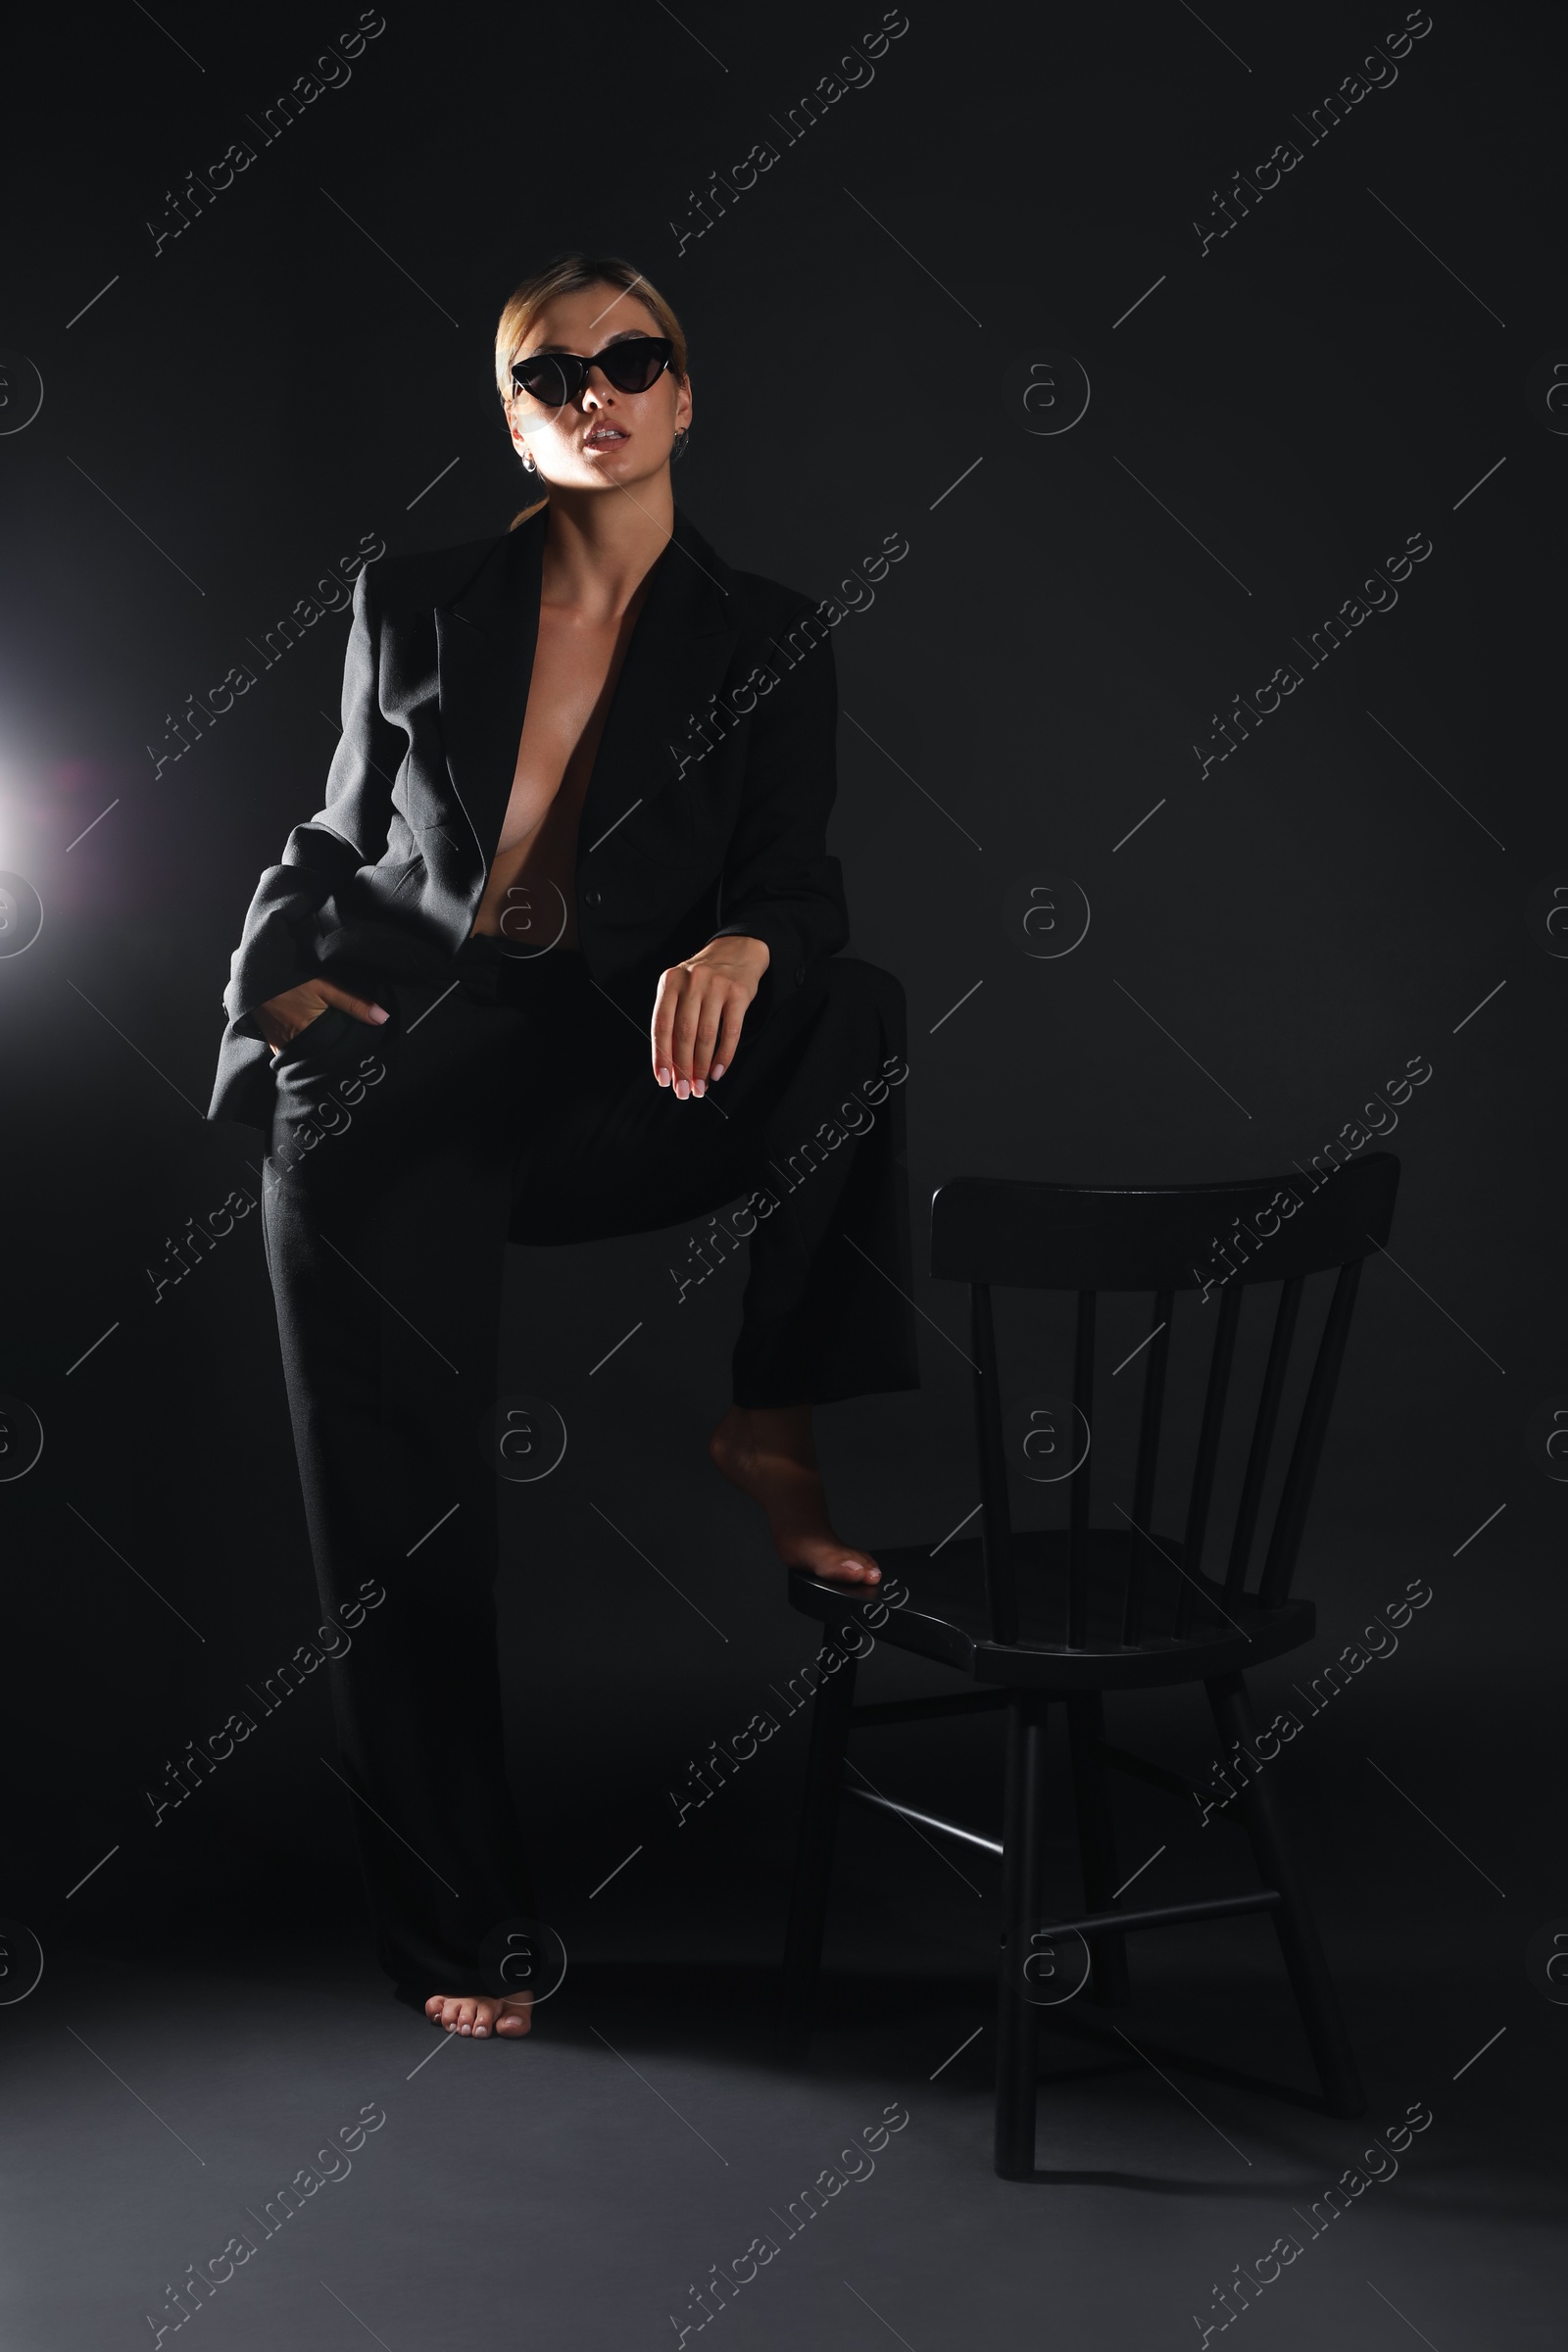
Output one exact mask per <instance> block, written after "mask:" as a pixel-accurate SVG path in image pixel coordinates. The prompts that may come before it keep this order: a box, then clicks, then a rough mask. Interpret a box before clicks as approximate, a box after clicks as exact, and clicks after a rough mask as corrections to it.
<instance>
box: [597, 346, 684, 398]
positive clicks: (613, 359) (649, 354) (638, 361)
mask: <svg viewBox="0 0 1568 2352" xmlns="http://www.w3.org/2000/svg"><path fill="white" fill-rule="evenodd" d="M668 350H669V346H668V345H667V344H666V343H665V342H663V341H662V339H656V338H655V337H654V336H652V335H639V336H638V337H637V338H636V339H635V340H633V341H628V342H625V343H613V344H612V345H611V346H610V349H609V350H608V351H603V352H601V353H600V354H599V359H598V365H599V366H600V367H601V368H603V369H604V371H605V373H606V374H607V375H608V376H609V378H610V380H611V382H612V383H613V385H614V386H615V388H616V390H617V391H619V392H646V391H647V390H648V389H649V387H650V385H652V384H655V383H657V382H658V380H659V377H660V374H661V372H662V368H663V366H664V361H665V359H666V358H667V356H668Z"/></svg>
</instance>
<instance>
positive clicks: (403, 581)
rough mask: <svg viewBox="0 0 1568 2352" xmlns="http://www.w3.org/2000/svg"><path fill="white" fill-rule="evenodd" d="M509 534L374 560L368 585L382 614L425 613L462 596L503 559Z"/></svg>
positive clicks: (509, 540)
mask: <svg viewBox="0 0 1568 2352" xmlns="http://www.w3.org/2000/svg"><path fill="white" fill-rule="evenodd" d="M510 543H511V534H510V533H508V532H506V531H502V532H499V533H492V534H491V535H490V536H489V537H488V538H485V539H466V540H464V541H463V542H462V543H461V544H460V545H459V546H456V547H426V548H415V549H412V550H402V551H400V552H399V553H398V554H396V555H385V556H379V557H377V559H376V561H375V563H374V564H371V565H370V566H369V568H370V570H371V571H372V573H373V575H374V576H373V578H372V580H371V583H370V585H371V586H372V588H373V589H374V591H375V595H376V600H377V602H378V603H379V605H380V606H381V608H382V610H383V611H384V612H395V613H418V612H424V613H428V612H431V611H433V610H434V609H435V607H436V606H437V605H446V604H450V603H451V602H452V600H453V598H454V597H457V596H461V595H462V593H463V591H464V589H465V588H466V587H467V586H468V585H469V583H470V582H471V581H472V580H474V579H475V578H476V577H477V575H478V574H479V573H480V572H481V571H482V570H483V569H484V567H485V565H486V564H491V563H496V562H499V561H501V560H502V559H503V557H504V554H505V551H506V550H507V549H508V547H509V545H510Z"/></svg>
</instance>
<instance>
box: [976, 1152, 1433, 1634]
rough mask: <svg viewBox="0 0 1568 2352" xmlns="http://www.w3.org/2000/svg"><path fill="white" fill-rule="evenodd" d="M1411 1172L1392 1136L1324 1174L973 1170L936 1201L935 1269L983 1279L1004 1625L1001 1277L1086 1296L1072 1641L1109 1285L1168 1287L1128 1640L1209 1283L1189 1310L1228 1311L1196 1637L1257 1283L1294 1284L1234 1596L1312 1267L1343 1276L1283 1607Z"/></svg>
mask: <svg viewBox="0 0 1568 2352" xmlns="http://www.w3.org/2000/svg"><path fill="white" fill-rule="evenodd" d="M1398 1181H1399V1162H1398V1159H1397V1157H1396V1155H1395V1154H1394V1153H1393V1152H1370V1153H1368V1154H1367V1156H1366V1157H1365V1158H1361V1159H1357V1160H1353V1161H1348V1162H1346V1163H1344V1164H1342V1165H1340V1166H1337V1167H1334V1166H1331V1168H1330V1171H1329V1173H1328V1174H1327V1175H1325V1176H1322V1177H1321V1178H1320V1179H1319V1178H1314V1177H1312V1176H1308V1175H1306V1174H1305V1173H1304V1172H1303V1171H1302V1170H1301V1169H1299V1168H1293V1169H1292V1170H1291V1172H1290V1173H1289V1174H1288V1175H1284V1176H1265V1177H1251V1178H1247V1179H1244V1180H1243V1181H1241V1182H1238V1183H1230V1184H1178V1185H1147V1186H1132V1185H1123V1186H1113V1185H1077V1184H1033V1183H1028V1182H1019V1181H1016V1180H1012V1179H1007V1178H992V1177H974V1176H965V1177H958V1178H956V1179H955V1180H954V1181H953V1182H952V1183H949V1184H945V1185H943V1186H941V1187H940V1188H939V1190H938V1191H937V1193H936V1195H935V1198H934V1199H933V1201H932V1203H931V1271H932V1273H933V1275H935V1276H936V1277H937V1279H938V1280H940V1281H949V1282H966V1283H968V1285H969V1292H970V1305H971V1330H972V1334H973V1353H972V1357H971V1361H972V1362H973V1364H974V1366H975V1373H974V1398H975V1431H976V1438H977V1444H978V1452H979V1462H980V1496H981V1506H982V1507H981V1525H982V1529H983V1549H984V1559H985V1577H986V1593H987V1600H988V1603H989V1607H990V1613H991V1625H992V1636H993V1639H994V1640H996V1641H998V1642H1016V1641H1017V1639H1018V1625H1019V1610H1018V1580H1017V1572H1016V1563H1015V1558H1014V1542H1013V1528H1012V1516H1011V1510H1010V1507H1009V1502H1008V1495H1007V1457H1006V1450H1005V1434H1004V1420H1003V1397H1002V1395H1001V1388H1000V1374H999V1368H998V1351H997V1335H996V1323H995V1317H994V1313H993V1306H992V1291H993V1289H994V1288H1002V1289H1020V1290H1031V1291H1042V1290H1043V1291H1058V1292H1076V1294H1077V1301H1078V1303H1077V1321H1076V1345H1075V1348H1074V1351H1073V1352H1074V1362H1073V1382H1072V1401H1073V1406H1074V1409H1075V1412H1076V1413H1078V1414H1081V1415H1082V1416H1083V1419H1084V1422H1085V1424H1086V1425H1087V1427H1088V1429H1089V1431H1090V1433H1091V1443H1090V1446H1089V1450H1088V1452H1087V1454H1086V1456H1085V1458H1084V1459H1083V1461H1082V1462H1081V1464H1080V1465H1079V1467H1078V1468H1077V1469H1076V1470H1075V1471H1074V1472H1073V1473H1072V1475H1071V1481H1070V1486H1069V1502H1068V1512H1069V1517H1068V1526H1069V1540H1068V1563H1069V1570H1068V1593H1067V1608H1066V1624H1065V1628H1064V1639H1065V1641H1066V1643H1067V1645H1068V1646H1069V1647H1070V1648H1075V1649H1076V1648H1083V1647H1084V1646H1085V1644H1086V1639H1087V1628H1088V1622H1089V1609H1090V1582H1091V1562H1090V1553H1091V1544H1090V1542H1089V1537H1090V1534H1091V1522H1090V1495H1091V1481H1092V1478H1093V1476H1094V1475H1095V1471H1096V1468H1097V1463H1098V1457H1097V1451H1096V1448H1095V1446H1094V1444H1093V1432H1094V1428H1095V1323H1096V1307H1097V1301H1098V1295H1099V1294H1100V1293H1101V1292H1103V1291H1104V1292H1112V1291H1123V1292H1124V1291H1152V1293H1153V1311H1152V1317H1151V1332H1150V1337H1149V1339H1148V1342H1147V1343H1146V1345H1145V1347H1144V1348H1143V1350H1142V1352H1143V1356H1144V1368H1143V1405H1142V1413H1141V1416H1140V1424H1139V1439H1138V1454H1137V1464H1136V1468H1135V1471H1134V1478H1133V1508H1132V1511H1131V1514H1130V1521H1131V1525H1130V1528H1129V1530H1128V1534H1129V1539H1130V1540H1129V1545H1128V1550H1127V1555H1126V1558H1127V1565H1126V1577H1125V1589H1124V1592H1123V1594H1122V1596H1121V1597H1122V1606H1121V1638H1122V1641H1123V1642H1126V1643H1128V1644H1136V1643H1137V1642H1139V1641H1140V1639H1141V1638H1142V1632H1143V1616H1144V1593H1145V1584H1146V1572H1147V1570H1148V1568H1149V1566H1150V1564H1151V1562H1152V1561H1153V1560H1155V1559H1157V1558H1158V1556H1159V1551H1160V1546H1158V1545H1157V1544H1155V1542H1154V1530H1153V1525H1152V1511H1153V1506H1154V1481H1155V1475H1156V1472H1157V1469H1158V1466H1159V1448H1160V1436H1161V1428H1162V1424H1163V1420H1164V1414H1165V1403H1166V1373H1167V1368H1168V1365H1169V1361H1170V1345H1171V1330H1172V1324H1173V1321H1174V1316H1175V1305H1176V1297H1177V1294H1178V1293H1179V1292H1192V1293H1195V1294H1197V1299H1198V1300H1200V1301H1201V1305H1199V1304H1198V1303H1195V1304H1194V1305H1193V1306H1192V1307H1190V1308H1189V1309H1188V1310H1187V1312H1188V1313H1190V1314H1198V1313H1200V1312H1201V1314H1202V1315H1203V1316H1205V1317H1206V1318H1208V1319H1209V1320H1210V1321H1211V1323H1212V1326H1213V1345H1212V1347H1211V1348H1210V1351H1209V1358H1208V1379H1207V1384H1206V1388H1205V1391H1204V1396H1203V1404H1202V1416H1201V1424H1200V1428H1199V1433H1198V1442H1197V1448H1196V1454H1195V1458H1194V1462H1193V1471H1192V1481H1191V1486H1190V1489H1189V1492H1188V1496H1187V1506H1186V1517H1185V1528H1184V1532H1183V1535H1182V1537H1181V1538H1180V1542H1181V1545H1182V1559H1181V1563H1180V1564H1181V1567H1182V1569H1183V1571H1184V1581H1183V1583H1182V1586H1181V1598H1180V1601H1179V1604H1178V1606H1177V1609H1176V1613H1175V1617H1174V1622H1173V1626H1172V1630H1173V1631H1174V1632H1175V1633H1176V1634H1177V1635H1178V1636H1179V1635H1181V1634H1183V1633H1185V1632H1186V1631H1188V1630H1189V1627H1190V1623H1191V1617H1192V1611H1193V1606H1194V1603H1195V1600H1196V1598H1197V1593H1198V1588H1197V1586H1196V1584H1195V1583H1194V1582H1193V1581H1192V1580H1194V1579H1196V1578H1197V1577H1198V1576H1199V1574H1200V1572H1201V1562H1202V1557H1203V1546H1204V1539H1205V1536H1206V1533H1207V1529H1208V1522H1209V1516H1210V1510H1211V1506H1212V1504H1213V1501H1214V1479H1215V1469H1216V1465H1217V1463H1218V1460H1219V1450H1220V1440H1221V1436H1222V1434H1223V1430H1224V1425H1225V1412H1226V1404H1227V1399H1228V1397H1229V1394H1230V1388H1231V1372H1232V1365H1233V1362H1234V1358H1235V1354H1236V1337H1237V1331H1238V1327H1239V1325H1240V1322H1241V1312H1242V1300H1243V1298H1244V1295H1245V1293H1246V1292H1247V1291H1248V1290H1250V1289H1253V1288H1257V1287H1260V1286H1261V1285H1263V1284H1265V1283H1271V1282H1278V1283H1279V1284H1280V1285H1281V1289H1280V1294H1279V1303H1278V1306H1277V1308H1276V1310H1275V1315H1274V1324H1273V1332H1272V1336H1271V1338H1270V1342H1269V1348H1268V1357H1267V1362H1266V1365H1265V1367H1264V1370H1263V1374H1262V1378H1261V1382H1260V1385H1259V1393H1258V1397H1257V1406H1256V1412H1255V1416H1254V1418H1253V1421H1252V1428H1251V1437H1250V1444H1249V1446H1248V1452H1247V1467H1246V1471H1245V1474H1244V1476H1243V1479H1242V1483H1241V1490H1240V1496H1239V1500H1238V1504H1237V1516H1236V1520H1235V1525H1234V1528H1233V1533H1232V1540H1231V1550H1230V1558H1229V1561H1228V1563H1227V1566H1226V1573H1225V1585H1224V1593H1225V1596H1226V1599H1227V1601H1229V1602H1234V1600H1236V1599H1237V1598H1239V1597H1240V1596H1241V1595H1242V1594H1243V1593H1245V1592H1247V1591H1248V1584H1247V1579H1248V1574H1249V1568H1250V1562H1251V1559H1252V1556H1253V1551H1254V1544H1255V1539H1256V1537H1257V1534H1258V1517H1259V1506H1260V1504H1261V1502H1262V1498H1263V1491H1264V1483H1265V1480H1266V1478H1267V1475H1268V1468H1269V1456H1270V1451H1271V1448H1272V1446H1273V1444H1274V1440H1275V1436H1276V1433H1277V1425H1278V1422H1279V1418H1280V1405H1281V1400H1282V1398H1283V1396H1284V1393H1285V1386H1286V1379H1287V1375H1288V1373H1289V1371H1290V1369H1291V1348H1292V1342H1293V1340H1294V1339H1295V1336H1296V1331H1297V1324H1298V1320H1299V1313H1300V1307H1301V1299H1302V1295H1303V1293H1304V1291H1305V1287H1306V1283H1307V1280H1308V1278H1309V1277H1310V1276H1312V1275H1314V1274H1327V1273H1334V1274H1335V1275H1336V1276H1337V1279H1336V1281H1335V1284H1334V1289H1333V1296H1332V1298H1331V1299H1330V1301H1329V1306H1328V1312H1327V1315H1326V1318H1325V1320H1324V1323H1323V1327H1322V1331H1321V1334H1320V1337H1319V1340H1318V1346H1317V1352H1316V1357H1315V1360H1314V1361H1313V1363H1312V1367H1311V1372H1310V1376H1309V1378H1308V1380H1307V1383H1306V1390H1305V1397H1304V1400H1303V1402H1302V1404H1301V1407H1300V1412H1299V1421H1298V1425H1297V1434H1296V1442H1295V1445H1294V1446H1293V1447H1292V1450H1291V1453H1290V1459H1289V1464H1288V1466H1287V1469H1286V1472H1285V1478H1284V1483H1283V1485H1282V1487H1281V1489H1280V1493H1279V1497H1278V1502H1277V1506H1276V1509H1275V1513H1274V1524H1273V1529H1272V1532H1271V1534H1270V1537H1269V1541H1268V1546H1267V1550H1266V1552H1265V1554H1264V1556H1263V1559H1262V1564H1261V1569H1260V1573H1259V1577H1258V1582H1257V1586H1256V1591H1255V1595H1254V1597H1255V1598H1256V1599H1257V1601H1259V1602H1260V1603H1261V1604H1262V1605H1263V1606H1264V1607H1265V1608H1277V1607H1280V1606H1282V1605H1283V1603H1284V1602H1285V1601H1286V1600H1287V1598H1288V1597H1289V1594H1290V1587H1291V1577H1292V1574H1293V1571H1294V1569H1295V1566H1296V1557H1297V1551H1298V1549H1299V1544H1300V1541H1301V1533H1302V1529H1303V1527H1304V1525H1305V1521H1306V1511H1307V1504H1308V1502H1309V1500H1310V1498H1311V1493H1312V1485H1313V1481H1314V1479H1315V1478H1316V1475H1317V1468H1318V1462H1319V1459H1320V1458H1321V1455H1322V1450H1323V1440H1324V1436H1325V1434H1326V1432H1327V1429H1328V1421H1329V1414H1330V1411H1331V1410H1332V1407H1333V1403H1334V1393H1335V1389H1336V1386H1337V1384H1338V1381H1339V1375H1340V1366H1341V1364H1342V1362H1343V1361H1344V1357H1345V1348H1346V1342H1347V1339H1348V1336H1349V1328H1350V1316H1351V1312H1352V1310H1353V1308H1354V1304H1355V1294H1356V1286H1357V1283H1358V1281H1359V1278H1360V1271H1361V1261H1362V1259H1363V1258H1365V1257H1367V1256H1369V1255H1370V1254H1371V1252H1372V1251H1373V1250H1377V1249H1381V1248H1382V1246H1383V1244H1384V1243H1385V1241H1386V1240H1387V1238H1388V1233H1389V1227H1390V1224H1391V1221H1392V1219H1393V1215H1394V1197H1395V1193H1396V1191H1397V1187H1398Z"/></svg>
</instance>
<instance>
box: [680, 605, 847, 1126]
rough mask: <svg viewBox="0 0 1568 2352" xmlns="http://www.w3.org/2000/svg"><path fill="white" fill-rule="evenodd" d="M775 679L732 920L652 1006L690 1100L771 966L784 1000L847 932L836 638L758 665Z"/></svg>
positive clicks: (742, 832) (725, 897)
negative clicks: (834, 823) (839, 835)
mask: <svg viewBox="0 0 1568 2352" xmlns="http://www.w3.org/2000/svg"><path fill="white" fill-rule="evenodd" d="M807 610H808V611H812V610H813V608H810V607H808V608H807ZM818 625H819V626H821V625H822V624H820V623H818ZM796 626H797V627H798V626H799V620H797V623H796ZM774 643H775V645H776V643H777V641H776V640H774ZM782 659H784V657H782V656H781V662H782ZM767 676H771V677H772V678H773V679H774V681H775V682H774V683H773V685H772V686H771V687H770V688H769V690H768V691H767V693H766V694H765V695H761V694H760V696H759V700H758V704H757V709H756V711H755V713H754V714H753V718H752V725H751V732H750V737H749V742H748V748H747V756H746V779H745V783H744V786H743V788H742V800H741V809H740V813H739V815H738V817H737V819H736V822H735V829H734V831H733V833H732V834H731V836H730V840H729V846H728V849H727V850H726V852H725V857H724V868H723V874H722V877H721V881H720V891H719V911H720V912H721V913H722V914H723V915H725V916H726V917H727V918H728V919H727V920H726V921H725V922H724V923H723V924H722V925H721V926H720V928H719V929H718V930H717V931H715V932H714V933H713V935H712V937H711V939H710V941H709V943H708V945H707V947H705V948H703V949H702V950H700V951H699V953H698V954H697V955H695V956H688V957H687V959H686V960H685V962H683V963H678V964H674V965H672V966H671V967H670V969H669V970H668V971H666V972H663V973H662V974H661V977H660V982H659V993H658V997H657V999H656V1001H655V1005H654V1017H653V1024H652V1029H651V1044H652V1048H653V1065H654V1076H655V1078H656V1079H657V1080H658V1082H659V1084H660V1085H661V1086H672V1087H673V1088H674V1091H675V1094H676V1096H677V1097H678V1098H679V1099H680V1101H682V1102H684V1101H685V1100H686V1099H687V1097H688V1095H702V1094H704V1093H705V1092H706V1091H707V1087H708V1084H709V1081H710V1080H711V1079H716V1078H721V1077H722V1076H723V1074H724V1072H725V1070H726V1069H727V1068H728V1067H729V1064H730V1062H731V1061H732V1060H733V1059H734V1056H735V1051H736V1048H737V1046H738V1045H739V1043H740V1036H741V1027H742V1024H743V1022H744V1021H745V1018H746V1015H747V1012H748V1011H749V1010H750V1008H751V1005H752V1004H753V1001H754V1000H755V998H756V996H757V992H758V990H759V988H760V986H761V983H762V977H763V975H764V973H767V974H770V975H771V979H770V996H771V999H772V1002H773V1003H774V1004H778V1003H780V1002H781V1001H782V1000H783V999H785V998H787V997H789V996H791V995H793V994H794V992H795V990H796V989H797V988H799V987H800V985H801V983H802V982H803V981H804V980H805V978H806V975H807V972H808V970H809V967H810V966H811V964H812V963H814V962H815V961H816V960H817V959H818V958H819V957H820V956H831V955H832V954H833V953H834V951H835V950H836V949H839V948H842V947H843V945H844V943H845V941H846V940H847V939H848V937H849V916H848V914H847V912H846V910H845V906H844V886H843V881H842V879H841V876H840V871H839V861H838V859H837V858H830V857H829V856H828V855H827V820H828V814H829V811H830V810H831V809H832V807H833V801H834V797H835V794H836V792H837V789H838V770H837V739H838V714H839V703H838V680H837V676H836V673H835V669H834V663H833V647H832V644H831V641H830V640H829V639H828V638H827V636H826V635H825V633H824V635H823V636H822V637H820V638H818V639H817V640H816V641H815V642H814V643H812V644H810V645H809V646H808V648H807V650H806V652H805V653H804V654H800V655H798V657H797V659H796V661H795V664H794V666H793V667H792V668H783V669H782V674H781V673H780V671H779V670H768V671H764V670H762V669H760V668H759V669H756V670H754V671H753V672H752V677H751V680H750V681H749V683H750V684H752V685H753V686H754V687H760V685H761V682H762V680H763V679H764V678H765V677H767Z"/></svg>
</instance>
